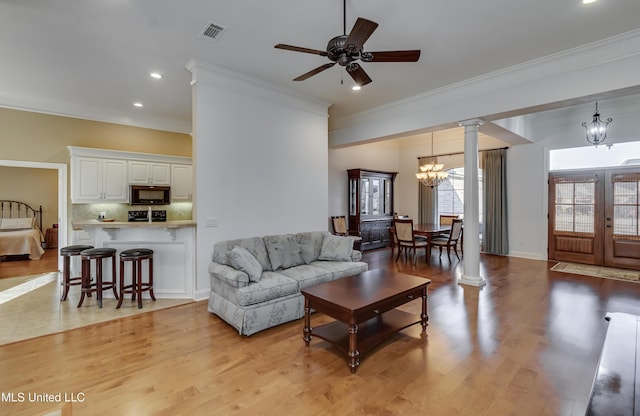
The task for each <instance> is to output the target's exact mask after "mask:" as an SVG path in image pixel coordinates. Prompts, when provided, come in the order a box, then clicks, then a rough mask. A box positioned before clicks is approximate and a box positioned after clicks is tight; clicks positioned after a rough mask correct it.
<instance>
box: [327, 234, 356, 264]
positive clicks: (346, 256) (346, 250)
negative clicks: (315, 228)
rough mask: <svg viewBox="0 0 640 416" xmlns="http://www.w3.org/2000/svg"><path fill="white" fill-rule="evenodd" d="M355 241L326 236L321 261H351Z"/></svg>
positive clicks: (336, 236) (347, 238)
mask: <svg viewBox="0 0 640 416" xmlns="http://www.w3.org/2000/svg"><path fill="white" fill-rule="evenodd" d="M352 251H353V239H352V238H349V237H341V236H338V235H331V234H330V235H326V236H325V237H324V239H323V240H322V250H321V251H320V260H332V261H351V252H352Z"/></svg>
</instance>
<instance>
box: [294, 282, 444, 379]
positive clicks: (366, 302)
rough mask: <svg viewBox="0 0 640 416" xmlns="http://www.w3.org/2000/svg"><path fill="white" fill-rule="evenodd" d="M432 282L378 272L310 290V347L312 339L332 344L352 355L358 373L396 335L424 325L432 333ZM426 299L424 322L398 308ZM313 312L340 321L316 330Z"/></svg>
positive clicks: (306, 316) (353, 368)
mask: <svg viewBox="0 0 640 416" xmlns="http://www.w3.org/2000/svg"><path fill="white" fill-rule="evenodd" d="M429 283H431V280H429V279H425V278H422V277H417V276H411V275H408V274H404V273H398V272H395V271H389V270H381V269H376V270H369V271H368V272H364V273H360V274H358V275H355V276H350V277H345V278H342V279H338V280H334V281H331V282H327V283H322V284H319V285H316V286H312V287H309V288H307V289H304V290H302V294H303V295H304V330H303V338H304V343H305V345H306V346H307V347H308V346H309V342H310V341H311V338H312V336H317V337H318V338H322V339H324V340H326V341H328V342H329V343H331V344H332V345H334V346H336V347H337V348H338V349H340V350H342V351H344V352H345V353H346V354H347V357H348V360H349V367H351V372H352V373H355V372H356V370H357V369H358V366H359V365H360V356H361V355H364V354H365V353H366V352H367V351H369V350H370V349H371V348H373V347H375V346H376V345H377V344H379V343H380V342H381V341H382V340H384V339H385V338H387V337H389V336H390V335H392V334H394V333H396V332H398V331H401V330H403V329H405V328H407V327H409V326H411V325H415V324H418V323H419V324H421V325H422V332H425V331H426V329H427V324H428V320H429V316H428V315H427V296H428V294H427V286H428V285H429ZM420 298H421V299H422V313H421V314H420V317H419V319H418V317H417V316H416V315H413V314H410V313H407V312H404V311H400V310H397V309H395V308H397V307H398V306H400V305H403V304H405V303H407V302H411V301H412V300H415V299H420ZM311 309H314V310H316V311H318V312H322V313H324V314H326V315H328V316H330V317H332V318H335V319H336V321H334V322H330V323H328V324H325V325H322V326H319V327H317V328H311V317H310V311H311Z"/></svg>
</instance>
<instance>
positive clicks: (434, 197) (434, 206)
mask: <svg viewBox="0 0 640 416" xmlns="http://www.w3.org/2000/svg"><path fill="white" fill-rule="evenodd" d="M423 163H425V160H424V159H418V166H420V165H421V164H423ZM418 187H419V189H418V223H419V224H437V223H438V220H437V218H438V188H431V187H429V186H424V185H423V184H421V183H418Z"/></svg>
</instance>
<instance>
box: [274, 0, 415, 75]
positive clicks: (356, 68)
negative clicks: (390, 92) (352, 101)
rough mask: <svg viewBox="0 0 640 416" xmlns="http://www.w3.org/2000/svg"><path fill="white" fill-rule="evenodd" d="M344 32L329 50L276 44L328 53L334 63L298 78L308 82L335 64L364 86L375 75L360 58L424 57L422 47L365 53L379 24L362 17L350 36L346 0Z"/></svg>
mask: <svg viewBox="0 0 640 416" xmlns="http://www.w3.org/2000/svg"><path fill="white" fill-rule="evenodd" d="M342 26H343V33H344V34H342V35H339V36H336V37H334V38H332V39H331V40H330V41H329V43H327V50H326V51H321V50H318V49H309V48H302V47H300V46H292V45H285V44H282V43H279V44H277V45H276V46H275V48H277V49H286V50H290V51H295V52H304V53H311V54H314V55H320V56H326V57H327V58H329V59H330V60H331V61H332V62H329V63H326V64H324V65H321V66H319V67H317V68H315V69H313V70H311V71H309V72H307V73H304V74H302V75H300V76H299V77H297V78H294V79H293V80H294V81H304V80H305V79H307V78H310V77H312V76H314V75H316V74H319V73H320V72H322V71H324V70H325V69H329V68H331V67H332V66H334V65H335V64H339V65H340V66H344V67H345V69H346V70H347V72H348V73H349V75H351V78H353V80H354V81H355V82H356V84H357V85H359V86H363V85H367V84H368V83H370V82H371V78H369V75H367V73H366V72H365V70H364V69H362V67H361V66H360V64H358V63H357V62H356V61H358V60H360V61H362V62H417V61H418V59H419V58H420V50H419V49H414V50H406V51H383V52H365V51H363V45H364V43H365V42H366V41H367V39H369V37H370V36H371V34H372V33H373V32H374V31H375V30H376V28H377V27H378V24H377V23H375V22H372V21H371V20H367V19H363V18H362V17H358V20H356V23H355V24H354V25H353V28H352V29H351V32H349V34H348V35H347V29H346V27H347V22H346V0H344V1H343V18H342Z"/></svg>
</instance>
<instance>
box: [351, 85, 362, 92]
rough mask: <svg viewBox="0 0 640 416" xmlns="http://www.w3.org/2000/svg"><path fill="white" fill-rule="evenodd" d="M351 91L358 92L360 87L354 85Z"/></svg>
mask: <svg viewBox="0 0 640 416" xmlns="http://www.w3.org/2000/svg"><path fill="white" fill-rule="evenodd" d="M351 89H352V90H354V91H360V90H361V89H362V87H361V86H360V85H354V86H353V87H351Z"/></svg>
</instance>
